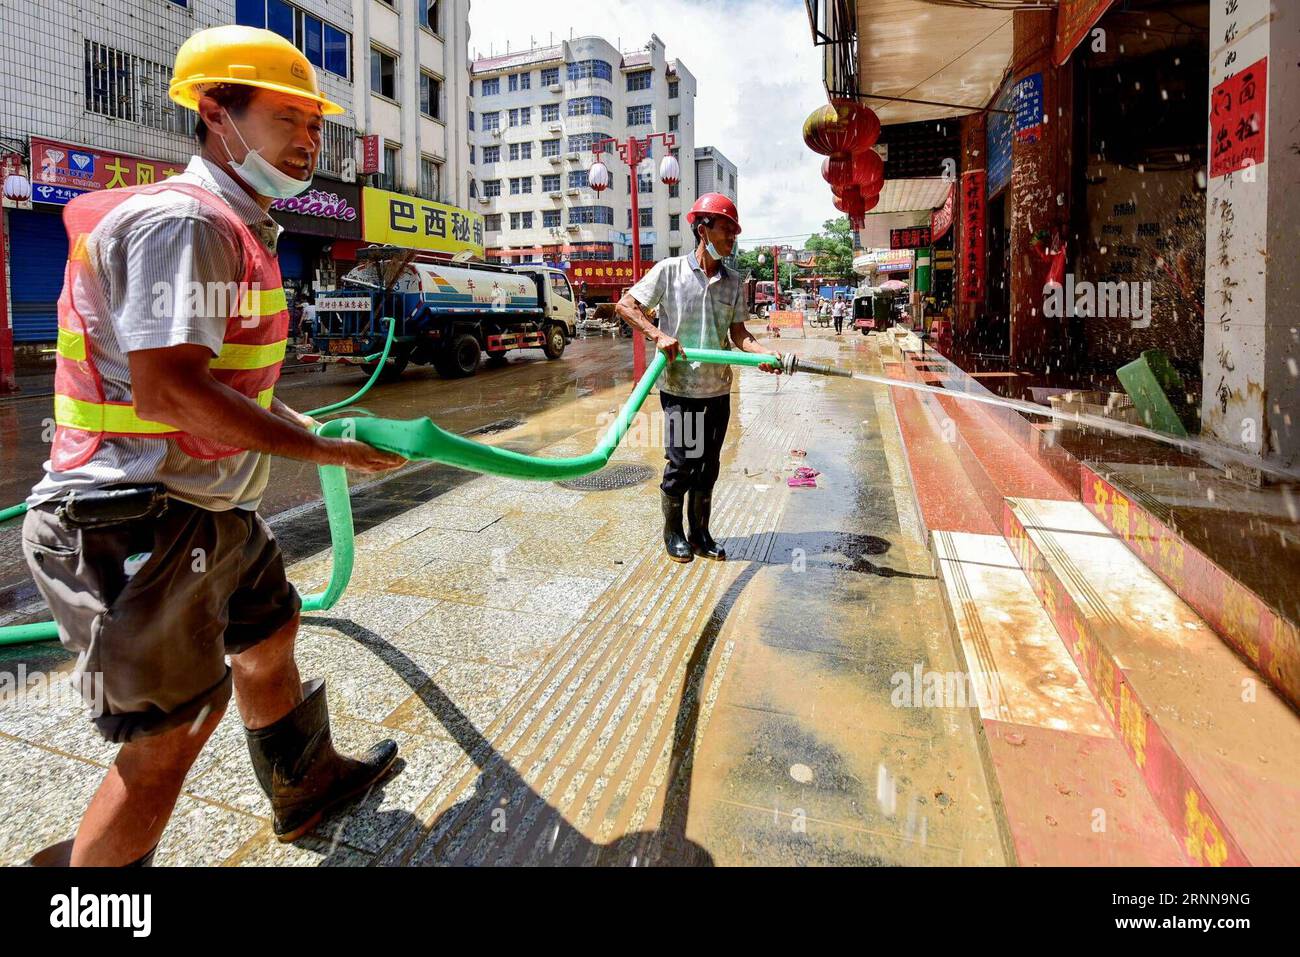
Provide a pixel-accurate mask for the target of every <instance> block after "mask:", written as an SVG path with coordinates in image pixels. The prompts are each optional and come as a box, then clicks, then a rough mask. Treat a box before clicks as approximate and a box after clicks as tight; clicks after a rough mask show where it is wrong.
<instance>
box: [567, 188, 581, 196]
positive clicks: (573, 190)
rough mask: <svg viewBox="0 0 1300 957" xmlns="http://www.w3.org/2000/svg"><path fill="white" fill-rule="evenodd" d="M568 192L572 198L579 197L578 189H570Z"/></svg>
mask: <svg viewBox="0 0 1300 957" xmlns="http://www.w3.org/2000/svg"><path fill="white" fill-rule="evenodd" d="M567 192H568V194H569V195H570V196H577V195H578V192H579V191H578V190H577V189H574V188H570V189H569V190H568V191H567Z"/></svg>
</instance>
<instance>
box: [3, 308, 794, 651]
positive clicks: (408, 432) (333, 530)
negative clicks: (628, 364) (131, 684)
mask: <svg viewBox="0 0 1300 957" xmlns="http://www.w3.org/2000/svg"><path fill="white" fill-rule="evenodd" d="M391 343H392V327H391V326H390V328H389V344H391ZM387 352H388V349H387V347H385V349H384V354H385V356H386V355H387ZM683 353H684V354H683V356H682V358H679V359H678V360H677V361H678V362H703V363H709V364H713V365H738V366H751V367H757V366H760V365H765V364H771V365H780V364H781V359H780V357H778V356H775V355H764V354H761V353H747V352H740V351H736V350H722V349H685V350H683ZM667 361H668V360H667V359H666V358H665V356H664V354H663V353H662V352H660V353H656V354H655V358H654V361H653V362H651V363H650V367H649V368H648V369H646V371H645V374H644V375H643V376H642V377H641V379H640V381H639V382H637V384H636V388H634V389H633V390H632V394H631V396H629V397H628V400H627V402H625V403H624V404H623V408H622V409H620V410H619V414H618V418H616V419H615V420H614V422H613V423H612V424H611V425H610V427H609V428H608V429H607V430H606V431H605V434H604V435H602V436H601V438H600V441H599V442H597V443H596V447H595V448H594V449H592V450H591V451H590V452H588V453H587V454H586V455H578V456H574V457H571V458H555V459H552V458H544V457H541V456H534V455H523V454H521V453H519V452H514V451H512V450H510V449H502V448H496V447H495V446H491V445H484V444H482V443H481V442H475V441H473V440H472V439H467V438H464V437H463V436H460V435H455V434H453V433H451V432H448V431H446V430H445V429H441V428H439V427H438V426H437V425H435V424H434V423H433V422H432V421H431V420H430V419H428V418H427V417H426V418H420V419H405V420H397V419H372V418H351V417H345V418H339V419H331V420H330V421H328V422H325V423H322V424H321V425H320V426H319V427H318V428H317V432H318V433H319V434H321V435H323V436H326V437H332V438H349V439H356V440H357V441H360V442H365V443H366V444H367V445H372V446H374V447H375V448H377V449H381V450H383V451H385V452H394V453H396V454H398V455H401V456H404V457H405V458H408V459H416V460H425V461H433V462H441V463H443V464H445V465H451V466H454V467H456V468H461V469H466V470H468V471H471V472H482V473H485V474H488V475H500V476H504V477H507V478H515V479H533V480H536V481H542V482H551V481H556V480H557V479H567V478H575V477H577V476H580V475H587V474H589V473H591V472H595V471H596V470H598V469H600V468H603V467H604V466H605V464H606V463H608V462H609V458H610V456H611V455H613V453H614V450H615V449H616V448H618V444H619V442H621V441H622V440H623V437H624V436H625V435H626V434H627V431H628V429H629V428H630V427H631V424H632V420H633V418H634V417H635V416H636V414H637V412H638V411H640V409H641V406H642V404H643V403H644V402H645V400H646V397H647V396H648V395H649V394H650V390H651V388H653V386H654V383H655V380H656V379H658V378H659V373H660V372H662V371H663V369H664V366H665V365H666V364H667ZM382 368H383V362H382V361H381V362H380V363H379V365H378V366H377V367H376V369H375V371H374V373H372V375H371V380H370V382H367V383H366V385H365V386H364V387H363V388H362V389H361V391H360V392H358V393H357V394H356V395H355V396H353V397H352V398H350V399H348V400H346V401H345V402H336V403H334V404H333V405H330V406H325V407H324V408H322V409H316V410H314V411H313V412H311V413H308V414H309V415H315V414H318V413H319V414H324V413H325V412H328V411H331V410H333V409H338V408H341V407H342V406H344V405H347V404H348V403H350V402H352V401H354V400H356V399H358V398H360V397H361V396H362V395H364V394H365V392H366V390H368V389H369V388H370V386H371V385H372V384H373V382H374V380H375V378H376V376H378V374H379V370H380V369H382ZM319 471H320V483H321V492H322V495H323V497H324V499H325V514H326V516H327V517H328V519H329V527H330V546H331V549H332V554H333V559H334V561H333V565H332V567H331V569H330V580H329V584H328V585H327V586H326V588H325V591H323V592H321V593H320V594H319V595H309V596H306V597H304V598H303V611H324V610H327V609H329V608H332V607H334V605H335V604H336V603H337V602H338V600H339V598H341V597H342V595H343V592H344V590H345V589H346V588H347V586H348V581H349V580H350V579H351V577H352V565H353V560H354V552H355V548H354V545H353V537H354V529H353V525H352V503H351V499H350V498H349V495H348V479H347V471H346V470H345V469H344V468H343V467H342V466H338V465H322V466H320V469H319ZM57 637H58V629H57V628H56V627H55V624H54V622H37V623H34V624H30V625H16V626H10V627H8V628H0V645H13V644H22V643H24V642H31V641H45V640H49V639H51V638H57Z"/></svg>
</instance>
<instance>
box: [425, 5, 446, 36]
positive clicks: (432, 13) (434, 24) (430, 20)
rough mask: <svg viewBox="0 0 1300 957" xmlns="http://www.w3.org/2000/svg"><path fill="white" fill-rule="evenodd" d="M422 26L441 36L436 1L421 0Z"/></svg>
mask: <svg viewBox="0 0 1300 957" xmlns="http://www.w3.org/2000/svg"><path fill="white" fill-rule="evenodd" d="M423 3H424V25H425V26H426V27H428V28H429V29H430V30H432V31H433V32H434V33H437V34H439V35H441V34H442V27H441V26H440V25H439V24H440V23H441V21H440V20H439V19H438V7H439V3H438V0H423Z"/></svg>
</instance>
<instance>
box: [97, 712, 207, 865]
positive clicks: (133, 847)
mask: <svg viewBox="0 0 1300 957" xmlns="http://www.w3.org/2000/svg"><path fill="white" fill-rule="evenodd" d="M224 713H225V708H224V707H222V708H220V709H217V710H214V711H210V712H208V713H207V714H206V715H204V716H202V717H201V718H200V719H199V720H197V721H195V722H194V723H192V724H187V725H184V726H182V727H179V728H173V729H172V730H170V731H166V732H164V733H162V734H158V735H152V736H150V737H147V738H140V739H138V740H136V741H130V742H128V743H126V744H124V745H122V747H121V749H120V750H119V751H118V752H117V758H116V760H114V761H113V766H112V767H110V768H109V769H108V773H107V774H106V775H105V776H104V780H103V782H102V783H101V784H100V785H99V790H98V791H96V792H95V796H94V797H93V798H91V801H90V806H89V807H88V808H86V813H85V814H84V815H83V816H82V818H81V826H80V827H79V828H78V829H77V837H76V840H75V841H74V843H73V845H72V866H73V867H120V866H122V865H124V864H130V863H131V862H132V861H136V860H139V859H140V858H141V857H143V856H144V855H145V854H147V853H148V852H149V851H150V850H151V849H152V848H153V847H154V845H156V844H157V843H158V839H159V838H160V837H162V832H163V829H164V828H166V827H167V822H168V820H170V818H171V815H172V809H173V808H175V806H176V798H177V797H179V796H180V793H181V785H182V784H184V783H185V775H186V774H187V773H188V772H189V770H190V766H191V765H193V764H194V759H195V758H197V757H198V756H199V752H200V751H202V750H203V745H204V744H206V743H207V740H208V738H209V737H210V736H211V735H212V732H213V731H214V730H215V729H216V727H217V724H218V723H219V722H220V721H221V716H222V714H224Z"/></svg>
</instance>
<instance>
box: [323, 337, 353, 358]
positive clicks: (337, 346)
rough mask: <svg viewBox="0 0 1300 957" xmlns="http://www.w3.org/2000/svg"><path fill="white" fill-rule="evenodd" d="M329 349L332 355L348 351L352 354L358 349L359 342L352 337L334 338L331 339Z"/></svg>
mask: <svg viewBox="0 0 1300 957" xmlns="http://www.w3.org/2000/svg"><path fill="white" fill-rule="evenodd" d="M329 350H330V354H331V355H339V354H341V353H347V354H349V355H351V354H352V353H354V352H356V351H357V344H356V343H355V342H353V341H352V340H351V339H333V340H331V341H330V344H329Z"/></svg>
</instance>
